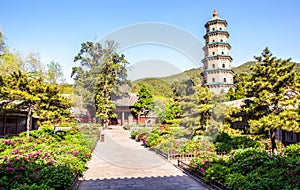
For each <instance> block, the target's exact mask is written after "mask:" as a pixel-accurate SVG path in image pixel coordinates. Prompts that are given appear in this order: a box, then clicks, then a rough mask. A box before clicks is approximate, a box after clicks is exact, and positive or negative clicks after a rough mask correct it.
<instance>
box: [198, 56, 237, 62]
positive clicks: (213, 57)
mask: <svg viewBox="0 0 300 190" xmlns="http://www.w3.org/2000/svg"><path fill="white" fill-rule="evenodd" d="M220 57H222V58H227V59H229V60H230V61H232V57H231V56H230V55H222V54H218V55H210V56H207V57H205V58H204V59H202V62H203V61H206V59H219V58H220Z"/></svg>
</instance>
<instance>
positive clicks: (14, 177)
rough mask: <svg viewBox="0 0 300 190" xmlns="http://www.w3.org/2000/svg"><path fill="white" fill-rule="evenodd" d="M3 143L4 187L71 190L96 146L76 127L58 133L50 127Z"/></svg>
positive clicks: (0, 171) (0, 170)
mask: <svg viewBox="0 0 300 190" xmlns="http://www.w3.org/2000/svg"><path fill="white" fill-rule="evenodd" d="M91 136H92V135H91ZM97 137H98V138H99V135H97ZM96 140H97V139H95V142H94V144H95V143H96ZM0 142H1V143H0V144H1V146H0V148H1V152H0V189H67V188H69V186H70V185H71V183H72V181H73V178H74V176H75V174H76V173H79V174H82V173H83V171H84V170H85V163H86V162H87V161H88V160H89V159H90V157H91V147H93V146H94V145H93V146H89V145H88V144H87V143H86V139H85V138H83V136H82V135H81V134H80V133H79V132H78V130H77V129H75V128H74V129H72V130H70V131H65V132H64V133H61V134H54V133H53V131H50V130H49V127H47V128H46V130H43V129H42V130H38V131H31V132H30V138H26V137H25V135H24V133H23V134H20V136H18V137H12V138H11V139H2V140H0Z"/></svg>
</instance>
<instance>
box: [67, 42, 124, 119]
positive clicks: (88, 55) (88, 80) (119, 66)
mask: <svg viewBox="0 0 300 190" xmlns="http://www.w3.org/2000/svg"><path fill="white" fill-rule="evenodd" d="M116 48H117V45H116V43H115V42H113V41H106V43H105V44H104V46H102V45H101V44H100V43H98V42H95V43H93V42H86V43H83V44H81V50H80V51H79V53H78V54H77V56H75V58H74V62H77V61H78V62H80V66H79V67H73V69H72V75H71V76H72V77H74V80H75V89H76V90H75V92H76V93H77V94H79V95H80V96H81V97H83V99H84V102H85V104H86V108H88V109H90V111H91V114H92V115H93V116H96V115H97V117H98V118H99V119H100V120H101V121H102V122H103V123H104V124H105V125H106V124H107V123H108V118H110V117H113V116H114V114H113V112H112V110H113V109H114V107H115V105H114V102H113V101H112V98H111V97H112V93H115V94H118V93H119V92H120V91H119V90H118V89H119V88H118V87H119V86H120V85H122V84H125V83H126V82H127V80H126V77H127V72H126V67H125V66H126V64H127V61H126V60H125V57H124V55H121V56H120V55H118V54H117V53H116V52H115V51H116Z"/></svg>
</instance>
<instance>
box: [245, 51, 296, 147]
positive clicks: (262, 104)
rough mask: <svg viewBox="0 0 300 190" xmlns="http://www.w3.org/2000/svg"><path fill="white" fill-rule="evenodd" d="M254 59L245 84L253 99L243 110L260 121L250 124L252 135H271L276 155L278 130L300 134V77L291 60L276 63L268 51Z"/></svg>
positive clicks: (248, 94)
mask: <svg viewBox="0 0 300 190" xmlns="http://www.w3.org/2000/svg"><path fill="white" fill-rule="evenodd" d="M255 59H256V60H257V63H256V64H255V65H254V66H252V67H251V68H250V69H251V75H250V78H249V81H248V82H247V83H246V89H247V96H248V97H254V99H253V101H249V102H248V103H247V105H246V107H245V108H244V109H245V110H246V111H248V113H250V114H253V115H254V116H255V117H256V118H257V119H253V120H250V121H249V124H250V131H251V132H261V133H262V132H264V131H268V132H269V135H270V138H271V142H272V151H273V152H274V151H275V149H276V144H275V130H288V131H295V132H296V131H300V128H299V120H300V118H299V106H300V96H299V84H300V83H299V76H298V74H297V72H296V70H295V69H294V67H295V64H293V63H290V59H287V60H281V59H277V58H276V57H274V56H273V55H272V54H271V52H270V51H269V49H268V48H266V49H265V50H264V51H263V53H262V55H261V56H259V57H255Z"/></svg>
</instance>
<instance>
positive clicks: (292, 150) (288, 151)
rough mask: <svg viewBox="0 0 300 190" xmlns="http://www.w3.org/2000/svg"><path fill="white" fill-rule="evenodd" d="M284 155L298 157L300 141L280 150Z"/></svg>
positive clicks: (299, 155) (299, 156) (299, 154)
mask: <svg viewBox="0 0 300 190" xmlns="http://www.w3.org/2000/svg"><path fill="white" fill-rule="evenodd" d="M282 151H283V152H284V155H286V156H289V157H292V158H300V143H298V144H291V145H289V146H287V147H286V148H285V149H283V150H282Z"/></svg>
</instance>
